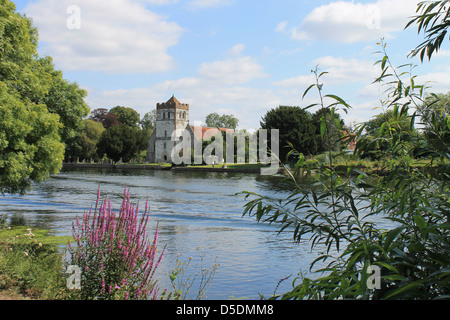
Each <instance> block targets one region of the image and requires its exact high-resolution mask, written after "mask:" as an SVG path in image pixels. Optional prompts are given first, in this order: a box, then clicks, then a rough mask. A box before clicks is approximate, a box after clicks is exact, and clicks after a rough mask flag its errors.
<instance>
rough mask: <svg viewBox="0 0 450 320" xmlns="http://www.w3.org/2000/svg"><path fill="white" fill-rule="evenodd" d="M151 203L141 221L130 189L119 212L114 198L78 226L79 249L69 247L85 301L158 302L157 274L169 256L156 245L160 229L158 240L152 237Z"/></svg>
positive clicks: (100, 202) (99, 202) (80, 295)
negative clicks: (115, 206)
mask: <svg viewBox="0 0 450 320" xmlns="http://www.w3.org/2000/svg"><path fill="white" fill-rule="evenodd" d="M148 220H149V205H148V201H147V202H146V204H145V210H144V212H143V214H142V215H141V217H139V204H137V205H134V204H132V203H131V201H130V193H129V191H128V190H127V189H126V188H125V191H124V195H123V201H122V205H121V207H120V210H119V212H118V214H117V213H116V212H115V211H114V210H113V209H112V206H111V200H110V199H108V198H107V197H105V199H103V200H100V188H99V190H98V194H97V201H96V205H95V209H92V208H91V209H90V210H89V211H87V212H85V213H84V215H83V217H82V219H81V220H80V219H79V218H78V217H77V218H76V221H75V222H74V223H73V227H72V235H73V238H74V241H75V243H74V245H72V244H70V243H69V246H68V249H69V250H68V251H69V255H70V259H71V262H70V263H71V264H72V265H76V266H78V267H79V268H80V270H81V286H80V289H79V290H78V292H77V296H78V298H79V299H80V300H91V299H98V300H144V299H156V298H157V294H158V287H157V284H156V281H155V280H154V279H153V276H154V273H155V271H156V269H157V268H158V265H159V263H160V262H161V259H162V257H163V255H164V251H163V252H162V253H161V254H160V255H159V257H157V256H158V250H157V247H156V244H157V240H158V228H156V231H155V234H154V238H153V240H149V239H148V238H147V224H148Z"/></svg>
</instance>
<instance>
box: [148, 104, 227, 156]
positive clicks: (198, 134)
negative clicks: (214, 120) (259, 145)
mask: <svg viewBox="0 0 450 320" xmlns="http://www.w3.org/2000/svg"><path fill="white" fill-rule="evenodd" d="M155 122H156V125H155V131H154V132H153V134H152V136H151V137H150V140H149V144H148V149H147V159H146V161H147V162H149V163H172V159H171V154H172V150H173V148H174V147H175V144H176V143H177V141H179V139H180V138H181V137H182V136H183V134H184V133H185V130H187V132H188V133H189V134H190V136H191V141H192V144H194V143H195V141H199V142H201V141H202V140H207V139H210V138H211V136H213V135H215V134H216V133H217V132H218V131H219V130H220V131H222V132H230V133H233V132H234V130H233V129H224V128H207V127H198V126H191V125H190V124H189V104H185V103H181V102H180V101H178V100H177V99H176V98H175V96H172V98H170V99H169V100H168V101H167V102H165V103H157V104H156V121H155Z"/></svg>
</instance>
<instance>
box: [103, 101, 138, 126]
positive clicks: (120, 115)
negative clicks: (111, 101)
mask: <svg viewBox="0 0 450 320" xmlns="http://www.w3.org/2000/svg"><path fill="white" fill-rule="evenodd" d="M109 112H110V113H112V114H115V115H116V116H117V119H118V120H119V122H120V123H121V124H124V125H126V126H129V127H137V126H139V123H140V120H141V117H140V115H139V113H138V112H137V111H136V110H134V109H133V108H127V107H122V106H117V107H114V108H112V109H111V110H109Z"/></svg>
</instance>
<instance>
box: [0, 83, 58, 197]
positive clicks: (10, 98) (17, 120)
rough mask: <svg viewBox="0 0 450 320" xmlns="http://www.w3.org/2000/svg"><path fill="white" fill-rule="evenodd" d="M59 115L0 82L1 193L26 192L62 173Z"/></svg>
mask: <svg viewBox="0 0 450 320" xmlns="http://www.w3.org/2000/svg"><path fill="white" fill-rule="evenodd" d="M60 128H61V125H60V123H59V117H58V115H55V114H52V113H49V112H48V111H47V108H46V106H45V105H42V104H34V103H31V102H28V101H27V100H22V99H21V98H20V96H19V95H18V94H17V93H16V94H14V93H10V92H8V89H7V87H6V85H5V84H4V83H2V82H0V192H1V193H11V194H14V193H21V194H23V193H25V192H26V191H27V190H28V189H29V188H30V186H31V184H32V183H33V182H41V181H43V180H45V179H47V178H48V177H49V175H50V174H56V173H58V172H59V170H60V168H61V165H62V160H63V157H64V145H63V143H62V142H61V140H60V136H59V134H58V131H59V129H60Z"/></svg>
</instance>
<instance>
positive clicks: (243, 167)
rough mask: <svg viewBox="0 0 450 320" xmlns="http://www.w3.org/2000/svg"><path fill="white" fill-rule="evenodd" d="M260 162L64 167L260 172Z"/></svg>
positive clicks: (68, 166)
mask: <svg viewBox="0 0 450 320" xmlns="http://www.w3.org/2000/svg"><path fill="white" fill-rule="evenodd" d="M262 167H263V165H261V164H230V165H227V167H225V168H224V167H222V166H217V165H216V166H212V165H209V166H208V165H205V166H184V167H182V166H180V167H177V166H172V165H170V164H163V165H160V164H103V163H64V164H63V168H64V169H78V168H93V169H129V170H172V171H195V172H236V173H257V174H259V173H261V168H262Z"/></svg>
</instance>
